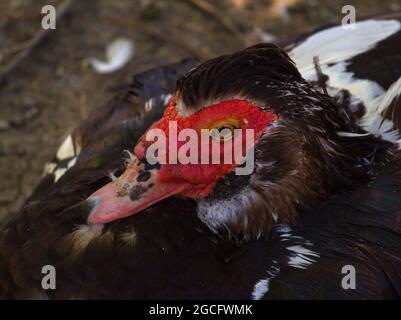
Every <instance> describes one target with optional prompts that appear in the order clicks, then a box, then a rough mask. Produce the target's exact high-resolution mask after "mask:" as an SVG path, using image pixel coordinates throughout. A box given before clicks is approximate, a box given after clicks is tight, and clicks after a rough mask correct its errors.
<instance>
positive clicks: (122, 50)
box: [89, 38, 135, 74]
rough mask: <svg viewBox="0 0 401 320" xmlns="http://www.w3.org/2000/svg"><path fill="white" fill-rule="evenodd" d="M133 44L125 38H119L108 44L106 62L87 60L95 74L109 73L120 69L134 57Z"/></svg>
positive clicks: (95, 59)
mask: <svg viewBox="0 0 401 320" xmlns="http://www.w3.org/2000/svg"><path fill="white" fill-rule="evenodd" d="M134 51H135V46H134V43H133V42H132V41H131V40H129V39H125V38H119V39H116V40H114V41H113V42H112V43H110V44H109V45H108V46H107V48H106V59H107V60H106V61H101V60H98V59H97V58H91V59H90V60H89V62H90V64H91V65H92V67H93V68H94V69H95V70H96V72H97V73H101V74H103V73H111V72H114V71H117V70H118V69H121V68H122V67H123V66H124V65H125V64H127V63H128V61H129V60H131V58H132V57H133V55H134Z"/></svg>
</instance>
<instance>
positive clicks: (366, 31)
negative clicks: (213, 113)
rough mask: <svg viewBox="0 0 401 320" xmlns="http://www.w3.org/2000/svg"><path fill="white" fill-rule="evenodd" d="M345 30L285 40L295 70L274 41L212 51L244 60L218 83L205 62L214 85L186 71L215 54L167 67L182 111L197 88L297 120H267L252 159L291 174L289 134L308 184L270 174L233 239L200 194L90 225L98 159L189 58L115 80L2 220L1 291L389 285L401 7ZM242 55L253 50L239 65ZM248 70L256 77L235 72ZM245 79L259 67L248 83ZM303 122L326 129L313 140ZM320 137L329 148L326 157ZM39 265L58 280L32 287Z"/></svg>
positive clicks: (298, 295)
mask: <svg viewBox="0 0 401 320" xmlns="http://www.w3.org/2000/svg"><path fill="white" fill-rule="evenodd" d="M355 30H356V31H355V32H354V33H353V32H352V30H351V31H350V30H347V31H346V32H347V33H343V31H342V29H341V27H337V28H335V27H334V28H329V29H324V30H322V31H320V32H318V33H316V34H312V35H310V36H309V37H307V38H305V39H303V40H302V41H299V42H297V43H296V44H295V45H293V46H290V47H288V49H287V52H288V54H289V56H290V57H291V58H292V59H293V61H294V62H295V64H296V66H297V68H298V71H299V72H300V74H299V73H298V71H296V69H295V68H293V67H291V65H290V64H288V59H287V57H286V56H285V54H284V53H283V52H282V51H280V50H279V49H277V48H276V47H274V46H272V45H259V46H256V47H253V48H250V49H247V50H248V51H245V52H240V53H238V54H237V56H231V57H228V58H227V57H226V58H224V57H223V58H217V60H216V61H217V62H219V61H220V62H219V63H221V64H222V65H223V66H226V65H227V64H229V63H230V62H231V63H232V61H235V59H236V58H237V59H238V60H237V63H236V64H233V63H232V65H231V66H230V68H227V72H232V73H233V74H235V73H238V72H239V70H241V68H243V71H244V72H245V73H246V77H245V76H244V77H242V78H241V79H242V82H241V81H239V82H237V83H231V84H230V85H231V86H229V85H227V83H224V82H223V81H222V80H224V77H225V76H226V77H227V75H225V74H224V73H223V74H222V75H221V76H222V78H221V79H219V78H218V76H217V75H213V73H212V72H210V73H211V77H212V80H216V82H215V84H214V86H213V84H212V87H207V86H206V87H201V86H199V83H204V82H202V81H201V80H199V81H193V79H194V78H195V79H196V78H197V77H199V79H202V77H203V76H204V74H205V72H206V71H207V70H210V69H208V65H211V66H214V65H216V64H213V63H214V62H208V63H206V64H205V65H202V66H201V67H200V68H198V69H195V70H192V71H191V72H190V73H189V74H188V75H187V76H186V77H184V78H182V80H180V81H179V83H178V88H180V92H182V96H181V97H182V101H183V106H184V107H183V108H185V111H187V112H188V113H193V112H194V111H195V110H196V109H197V108H200V107H202V105H204V104H203V103H199V101H202V99H204V100H205V101H207V100H216V98H220V97H222V96H230V95H233V94H239V93H241V94H242V95H246V96H247V97H251V98H253V99H254V100H256V101H259V100H263V101H266V100H267V101H268V104H269V105H271V106H272V108H273V109H274V110H275V111H276V112H277V113H279V115H281V118H284V119H289V120H290V124H291V128H296V129H297V130H295V131H293V133H292V135H291V134H290V135H289V137H288V138H286V136H285V134H289V133H288V132H291V131H290V130H288V131H281V133H280V132H279V133H278V134H282V135H283V138H282V139H277V140H276V144H274V143H273V145H272V146H271V149H270V150H269V152H265V153H264V152H263V150H261V151H260V152H261V154H260V157H261V159H262V160H272V159H271V158H269V157H272V156H273V157H274V159H273V160H274V161H265V162H264V163H265V164H266V167H265V170H266V172H265V175H264V176H265V177H266V179H267V178H268V177H271V174H275V175H277V179H278V180H277V181H279V182H280V179H279V178H280V174H284V175H286V174H290V175H294V176H297V175H299V171H298V172H296V171H294V170H296V169H295V168H292V167H291V164H292V163H293V162H292V161H288V160H289V159H290V158H289V157H290V156H292V155H294V157H295V154H296V152H295V151H297V152H298V151H299V150H296V149H291V148H293V147H294V144H293V143H294V142H300V144H298V145H301V146H302V148H301V149H300V150H301V151H300V152H306V153H305V154H307V155H308V156H309V157H310V158H313V160H314V161H312V162H309V160H308V159H307V160H306V161H307V162H308V163H309V164H311V165H310V166H307V167H305V168H304V167H302V168H301V169H304V170H305V176H304V178H309V181H311V180H312V179H315V181H316V182H318V183H317V184H316V185H313V183H312V184H311V183H309V181H308V180H307V179H303V180H302V179H301V180H296V181H302V183H299V184H297V183H296V182H294V183H293V184H290V185H288V186H286V187H285V188H280V183H279V182H277V183H276V185H275V186H274V187H275V189H274V190H275V192H274V193H271V197H272V198H271V199H270V205H271V206H270V207H269V206H261V207H262V208H270V209H271V208H272V206H273V205H274V206H275V208H277V209H278V210H277V211H276V212H273V211H272V212H264V214H265V216H263V217H262V216H260V214H261V212H260V210H261V209H260V208H255V211H252V212H250V213H249V214H250V215H248V217H253V216H252V214H255V213H258V215H255V216H254V218H253V219H252V223H253V224H254V225H253V226H252V223H248V226H249V225H250V226H251V227H248V228H245V227H244V225H243V224H241V223H243V220H241V219H237V220H236V221H235V223H232V224H229V225H228V229H229V230H230V234H231V235H234V237H233V238H234V239H244V240H246V241H242V242H238V241H237V242H236V241H232V239H233V238H229V237H227V234H226V233H225V232H224V230H223V231H221V230H219V228H217V230H216V231H217V233H214V232H212V231H211V230H210V228H209V227H210V225H209V227H208V226H207V223H208V221H207V219H206V220H203V221H204V222H206V223H204V222H202V221H201V220H200V219H199V217H198V213H199V205H198V204H197V203H196V201H194V200H188V199H183V198H170V199H166V200H165V201H163V202H159V203H157V204H156V205H154V206H152V207H151V208H148V209H146V211H145V212H143V213H141V214H138V215H136V216H132V217H129V218H126V219H122V220H118V221H115V222H112V223H110V224H107V225H105V226H103V227H99V226H96V225H95V226H88V225H87V224H86V219H87V214H88V208H86V207H85V206H83V205H82V204H83V203H85V202H82V200H84V199H85V198H86V197H87V196H89V195H90V194H91V193H92V192H94V191H95V190H97V189H98V188H100V187H101V186H103V185H104V184H106V183H107V182H108V181H109V178H108V174H109V173H110V172H112V173H114V172H116V171H122V170H123V169H124V166H125V165H124V159H123V156H122V155H123V150H125V149H128V150H132V149H133V146H134V145H135V144H136V142H137V140H138V139H139V137H140V136H141V135H142V134H143V132H144V131H145V130H146V128H147V127H149V125H150V124H151V123H152V122H153V121H155V120H156V119H158V118H159V117H160V116H161V115H162V112H163V110H164V108H165V106H166V103H167V102H168V100H169V97H170V96H169V95H171V94H172V93H173V87H174V83H175V81H176V79H177V78H178V76H180V75H182V74H185V73H187V72H188V71H189V69H191V68H192V67H194V66H195V64H196V62H194V61H186V62H184V63H181V64H178V65H174V66H168V67H163V68H157V69H155V70H153V71H150V72H148V73H145V74H142V75H140V76H138V77H137V78H136V81H135V83H134V85H132V86H130V88H129V89H128V90H127V91H126V92H125V93H124V94H122V95H119V96H118V97H116V98H114V99H113V100H111V101H110V102H109V103H107V104H105V105H104V106H103V107H101V108H99V109H98V110H97V111H96V112H95V113H94V114H93V115H91V116H90V117H89V119H88V120H86V121H85V122H84V123H83V124H82V125H81V126H80V127H79V128H78V129H77V130H75V131H74V132H73V133H72V134H71V136H69V137H68V138H67V140H66V141H65V142H64V143H63V145H62V146H61V148H60V149H59V151H58V152H57V156H56V158H55V159H54V161H53V162H51V163H50V164H48V165H47V169H46V170H47V171H46V175H45V177H44V178H43V180H42V182H41V183H40V185H39V186H38V188H37V189H36V190H35V192H34V194H33V195H32V196H31V197H30V199H28V200H27V202H26V204H25V205H24V206H23V208H22V209H21V212H20V213H19V215H17V216H15V217H11V218H10V221H9V222H8V223H7V224H5V225H4V226H3V227H2V238H1V242H0V283H1V286H0V293H1V295H2V297H4V298H47V297H48V298H142V299H144V298H145V299H146V298H228V299H229V298H244V299H247V298H253V299H269V298H270V299H288V298H290V299H376V298H383V299H394V298H399V297H400V295H401V274H400V270H401V241H400V240H401V215H400V214H401V197H400V195H401V172H400V163H401V159H400V157H401V156H400V154H399V151H398V145H397V143H398V140H399V136H398V134H399V132H398V130H399V128H400V127H399V121H400V119H401V117H400V110H401V105H400V104H401V100H400V99H399V96H400V94H401V83H400V80H399V79H401V78H400V77H401V70H400V68H401V64H400V59H401V50H400V49H401V41H397V39H400V37H401V24H400V22H399V21H398V20H397V19H387V20H378V21H375V20H367V21H363V22H361V23H359V24H357V26H356V29H355ZM333 53H336V54H333ZM264 55H266V56H264ZM244 56H245V57H246V59H243V57H244ZM314 56H319V65H320V68H321V71H322V73H323V75H324V76H325V77H326V78H327V80H326V82H325V86H326V87H327V91H328V93H329V94H330V95H332V97H333V98H334V100H331V99H330V98H328V97H326V96H325V95H324V94H322V93H320V90H321V88H320V87H321V83H319V81H318V80H319V79H318V76H317V73H316V66H315V65H314V64H313V57H314ZM377 57H385V59H384V58H383V59H382V60H384V61H378V59H377ZM249 58H250V59H251V60H253V62H252V64H254V65H253V66H248V67H247V66H246V63H248V60H249ZM218 59H220V60H218ZM275 59H276V60H275ZM370 61H371V64H372V65H370V64H369V62H370ZM241 63H242V65H241ZM266 63H267V64H266ZM281 63H282V64H281ZM258 66H260V67H261V68H262V69H263V68H265V72H266V77H267V78H268V80H266V78H264V77H263V73H261V78H260V79H259V78H258V79H254V78H252V76H253V75H255V72H252V71H251V70H252V67H254V68H258ZM202 68H203V69H204V70H205V71H203V70H202ZM236 68H237V69H236ZM241 74H243V73H241ZM301 75H302V77H303V78H304V79H306V80H307V81H309V82H310V84H309V83H307V82H305V81H304V80H303V79H302V78H301ZM217 80H220V81H217ZM246 80H248V81H249V83H252V85H249V86H248V87H247V81H246ZM264 80H266V81H268V85H269V87H266V84H265V83H263V81H264ZM255 81H260V82H258V83H257V84H256V86H255ZM195 83H197V84H198V85H195ZM206 84H207V82H206ZM259 84H263V85H265V88H266V89H265V90H262V88H261V87H258V86H259ZM236 85H237V86H238V87H235V86H236ZM247 88H248V91H246V89H247ZM241 89H242V90H241ZM191 90H192V93H191ZM239 90H241V92H239ZM244 91H245V92H244ZM223 93H224V94H223ZM206 94H210V96H209V97H207V96H206ZM305 106H309V108H310V109H308V108H306V107H305ZM187 107H188V108H187ZM322 108H329V109H330V110H331V111H328V110H327V109H322ZM319 112H321V113H319ZM319 114H321V115H322V116H329V118H327V119H325V118H323V117H322V118H319V117H318V116H317V115H319ZM301 119H302V120H303V121H300V120H301ZM333 121H334V122H333ZM279 125H281V126H284V128H286V127H285V124H283V123H281V124H279ZM308 126H309V127H308ZM330 126H331V128H328V127H330ZM287 128H290V126H289V125H288V124H287ZM276 130H279V129H276ZM306 132H309V134H306ZM296 133H297V134H299V135H296ZM327 133H330V134H331V136H330V137H328V136H327V135H326V134H327ZM307 137H314V138H316V137H318V138H322V139H321V140H319V139H316V140H315V143H311V142H310V141H309V140H307V139H306V138H307ZM323 138H324V139H323ZM302 140H304V141H303V142H302ZM269 141H272V140H271V139H270V140H269ZM273 141H274V140H273ZM319 141H320V142H319ZM308 143H309V144H308ZM319 143H320V144H319ZM284 146H286V147H287V146H288V148H284ZM282 148H284V149H282ZM284 150H285V152H284ZM345 150H346V151H349V153H344V151H345ZM270 151H277V152H270ZM330 152H331V153H332V154H333V156H332V157H326V156H327V154H330ZM273 153H274V154H273ZM337 153H339V154H340V155H338V154H337ZM272 154H273V155H272ZM294 159H295V160H296V158H294ZM333 159H334V160H333ZM273 162H274V163H273ZM259 163H260V164H262V162H259ZM286 166H287V167H288V168H287V167H286ZM269 167H272V168H269ZM328 168H329V170H328ZM270 169H271V170H272V171H269V170H270ZM314 174H315V176H314ZM321 174H324V176H321ZM116 175H118V173H116ZM229 179H231V178H230V177H229V178H228V180H229ZM246 183H248V184H249V181H248V182H246ZM320 183H321V184H320ZM217 188H222V191H221V193H225V194H226V195H227V190H228V191H229V190H230V188H224V179H223V182H222V183H221V184H220V185H218V186H217ZM308 188H310V189H313V190H312V192H310V190H308ZM319 191H321V192H322V194H320V193H319ZM218 195H219V192H218V189H217V191H216V192H215V194H214V195H212V198H211V199H209V200H210V201H212V202H214V203H218V202H219V200H221V199H220V198H219V196H218ZM228 195H230V194H228ZM277 195H279V196H280V197H279V198H278V197H277ZM294 195H298V196H299V197H298V198H292V197H294ZM226 200H227V199H226ZM229 200H230V199H228V200H227V201H229ZM277 200H279V201H277ZM203 201H208V199H205V200H203ZM223 209H224V206H223ZM211 213H213V212H211ZM209 219H212V220H213V216H211V217H210V216H209ZM276 220H277V221H276ZM213 222H216V221H212V222H210V223H213ZM259 227H261V229H260V228H259ZM236 233H238V237H235V235H236ZM45 264H51V265H54V266H55V267H56V269H57V290H54V291H44V290H42V289H41V286H40V284H41V276H42V274H41V272H40V270H41V267H42V266H43V265H45ZM344 265H353V266H354V267H355V268H356V272H357V288H356V289H355V290H344V289H342V287H341V279H342V277H343V275H342V274H341V269H342V267H343V266H344ZM27 270H29V271H27Z"/></svg>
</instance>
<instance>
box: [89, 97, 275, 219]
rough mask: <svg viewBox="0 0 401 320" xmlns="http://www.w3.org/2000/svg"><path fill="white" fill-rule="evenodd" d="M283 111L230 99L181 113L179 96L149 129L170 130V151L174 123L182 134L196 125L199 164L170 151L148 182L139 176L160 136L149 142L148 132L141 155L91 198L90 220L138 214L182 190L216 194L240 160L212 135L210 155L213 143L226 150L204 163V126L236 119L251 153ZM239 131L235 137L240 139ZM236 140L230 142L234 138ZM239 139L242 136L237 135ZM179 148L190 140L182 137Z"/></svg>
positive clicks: (232, 122) (139, 147) (199, 195)
mask: <svg viewBox="0 0 401 320" xmlns="http://www.w3.org/2000/svg"><path fill="white" fill-rule="evenodd" d="M277 118H278V117H277V115H276V114H273V113H269V112H264V111H261V110H260V109H259V108H258V107H257V106H256V105H255V104H253V103H251V102H249V101H246V100H239V99H236V100H229V101H224V102H220V103H217V104H215V105H212V106H209V107H206V108H204V109H202V110H200V111H198V112H196V113H194V114H192V115H190V116H188V117H185V118H184V117H180V116H179V115H178V114H177V112H176V110H175V98H174V97H173V98H172V99H171V102H170V104H169V106H168V108H167V109H166V111H165V112H164V115H163V117H162V118H161V119H160V120H159V121H158V122H156V123H154V124H153V125H152V126H151V127H150V128H149V129H148V130H151V129H160V130H163V132H164V133H165V135H166V138H167V139H166V142H167V150H168V148H169V139H168V137H169V134H170V132H169V123H170V121H176V122H177V134H179V132H180V131H182V130H184V129H186V128H188V129H193V130H196V132H197V133H198V134H197V138H198V155H199V159H198V160H199V161H198V162H197V164H191V163H190V164H181V163H180V162H179V160H178V163H177V164H171V163H169V162H170V161H169V159H168V152H167V163H166V164H161V165H160V168H159V169H155V170H150V171H149V172H150V173H151V178H150V179H148V180H146V182H142V181H139V182H138V175H139V174H140V173H141V172H143V171H145V170H146V169H145V165H144V162H146V161H145V159H146V149H147V148H148V147H149V146H150V145H151V144H152V143H154V141H146V134H144V135H143V136H142V138H141V139H140V140H139V142H138V144H137V145H136V147H135V149H134V154H135V155H136V156H137V157H138V159H139V160H141V161H137V162H136V163H134V164H131V165H130V166H128V167H127V169H126V171H125V172H124V174H123V175H122V176H120V177H119V178H118V179H117V180H116V181H113V182H111V183H109V184H108V185H106V186H104V187H103V188H101V189H99V190H98V191H96V192H95V193H94V194H92V195H91V196H90V197H89V199H90V200H92V202H93V203H95V205H94V206H93V208H92V211H91V213H90V216H89V218H88V221H89V223H107V222H110V221H113V220H117V219H120V218H123V217H126V216H130V215H133V214H135V213H138V212H140V211H142V210H144V209H145V208H147V207H149V206H150V205H152V204H153V203H155V202H158V201H160V200H162V199H164V198H167V197H170V196H172V195H177V194H179V195H181V196H185V197H188V198H194V199H197V198H204V197H206V196H207V195H209V194H210V192H211V191H212V190H213V187H214V186H215V184H216V183H217V181H218V180H219V179H220V178H222V177H223V176H224V175H226V174H227V173H229V172H230V171H231V170H233V169H234V168H236V167H237V166H238V165H240V163H236V161H235V158H234V155H233V156H232V160H233V161H232V163H230V164H226V163H224V161H223V159H224V144H223V143H222V142H220V141H218V140H216V139H212V138H210V139H209V140H208V141H209V150H210V152H209V157H210V160H211V144H217V145H218V149H219V150H220V163H219V164H212V163H211V161H209V163H208V164H201V163H200V157H201V154H202V153H201V142H200V141H201V129H213V128H216V129H218V128H220V127H222V126H224V125H227V124H230V125H232V126H233V127H235V128H236V129H242V130H241V132H239V134H241V135H242V149H241V150H243V155H245V151H246V148H253V147H254V144H256V143H257V141H258V140H259V138H260V136H261V135H262V134H263V132H264V131H265V129H266V128H267V126H268V124H269V123H271V122H272V121H275V120H277ZM246 129H253V130H254V131H253V132H254V137H253V138H254V139H253V142H254V144H251V145H250V144H249V142H248V145H247V144H246ZM237 138H239V136H235V140H236V139H237ZM232 140H234V139H231V141H230V143H233V141H232ZM236 141H239V140H236ZM176 143H177V150H179V149H180V147H181V146H182V145H184V144H186V141H176ZM138 189H139V190H141V192H140V193H139V195H138V197H136V195H134V197H133V196H132V192H131V191H132V190H138Z"/></svg>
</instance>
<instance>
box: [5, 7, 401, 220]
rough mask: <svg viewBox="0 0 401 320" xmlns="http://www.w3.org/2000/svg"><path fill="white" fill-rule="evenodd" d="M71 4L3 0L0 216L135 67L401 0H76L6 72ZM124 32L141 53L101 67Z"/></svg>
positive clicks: (235, 45)
mask: <svg viewBox="0 0 401 320" xmlns="http://www.w3.org/2000/svg"><path fill="white" fill-rule="evenodd" d="M70 1H71V0H70ZM206 1H209V3H212V4H213V6H212V9H213V10H209V9H208V8H209V7H207V6H206V7H205V6H203V5H202V4H204V3H205V2H206ZM284 2H286V3H288V4H289V6H288V8H287V10H284V9H283V8H282V7H280V3H284ZM63 3H66V1H64V0H53V1H51V0H1V2H0V12H1V14H0V217H1V216H2V215H5V214H7V213H13V212H16V211H17V210H18V209H19V207H20V205H21V204H22V202H23V201H24V199H26V197H27V196H28V195H29V194H30V193H31V191H32V190H33V188H34V187H35V185H36V184H37V183H38V181H39V180H40V176H41V174H42V171H43V165H44V164H45V162H46V161H48V160H49V159H50V158H51V157H52V156H53V154H54V152H55V150H56V149H57V146H58V145H59V143H60V141H62V138H63V137H65V135H66V134H67V133H68V132H70V131H71V130H72V129H73V128H74V127H75V126H76V125H77V124H78V123H79V122H80V121H81V120H83V119H84V118H85V117H86V116H87V115H88V113H89V112H91V111H92V110H93V109H94V108H96V106H98V105H99V104H101V103H102V102H104V101H106V100H107V99H109V98H110V97H111V96H112V95H113V93H114V92H116V90H117V89H118V88H119V86H121V85H122V84H125V83H127V82H128V81H130V79H131V77H132V75H133V74H134V73H136V72H140V71H142V70H145V69H148V68H150V67H153V66H157V65H160V64H166V63H170V62H175V61H177V60H179V59H181V58H183V57H188V56H191V55H197V56H199V57H201V58H208V57H213V56H216V55H219V54H223V53H226V52H230V51H234V50H237V49H240V48H242V47H244V46H245V45H246V44H251V43H255V42H260V37H258V30H263V31H265V32H268V33H269V34H272V35H274V36H276V37H277V38H278V39H283V38H286V37H289V36H294V35H296V34H298V33H301V32H306V31H310V30H312V29H314V28H316V27H318V26H320V25H324V24H326V23H329V22H334V23H339V22H341V19H342V17H343V15H342V14H341V8H342V6H343V5H345V4H353V5H354V6H355V8H356V13H357V17H363V16H371V15H374V14H381V13H386V12H389V11H396V10H401V2H400V1H399V0H358V1H328V0H326V1H317V0H309V1H302V0H299V1H294V0H293V1H277V0H276V1H273V0H221V1H211V0H201V1H200V0H195V1H191V0H174V1H173V0H154V1H152V0H90V1H82V0H79V1H78V0H75V1H74V0H72V1H71V5H70V7H69V8H68V10H67V11H66V13H65V15H63V16H62V17H61V18H59V19H58V20H57V29H56V30H51V31H50V32H48V33H47V36H46V37H45V38H44V39H43V41H41V42H40V43H38V45H37V46H35V47H34V48H32V50H31V51H30V53H29V55H28V56H27V57H26V59H24V60H22V61H20V62H19V63H18V67H17V68H14V69H12V70H11V71H10V72H9V73H8V74H7V77H6V78H4V77H2V72H4V70H6V68H7V67H8V66H9V65H10V64H11V63H13V61H14V59H15V58H16V56H17V55H18V53H19V52H21V50H23V49H24V48H26V47H29V45H30V43H31V40H32V39H33V37H34V36H35V34H37V32H39V31H40V30H41V19H42V14H41V8H42V6H43V5H45V4H52V5H55V6H56V7H57V6H58V5H60V4H63ZM206 4H207V2H206ZM117 37H127V38H129V39H131V40H132V41H134V43H135V47H136V52H135V56H134V58H133V59H132V60H131V61H130V62H129V63H128V64H127V65H126V66H125V67H124V68H122V69H120V70H118V71H117V72H114V73H111V74H107V75H100V74H97V73H96V72H95V71H94V70H93V69H92V68H91V67H90V66H89V65H88V63H87V61H88V58H90V57H99V58H102V55H103V54H104V48H105V46H106V45H107V44H108V43H110V42H111V41H112V40H113V39H115V38H117Z"/></svg>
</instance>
